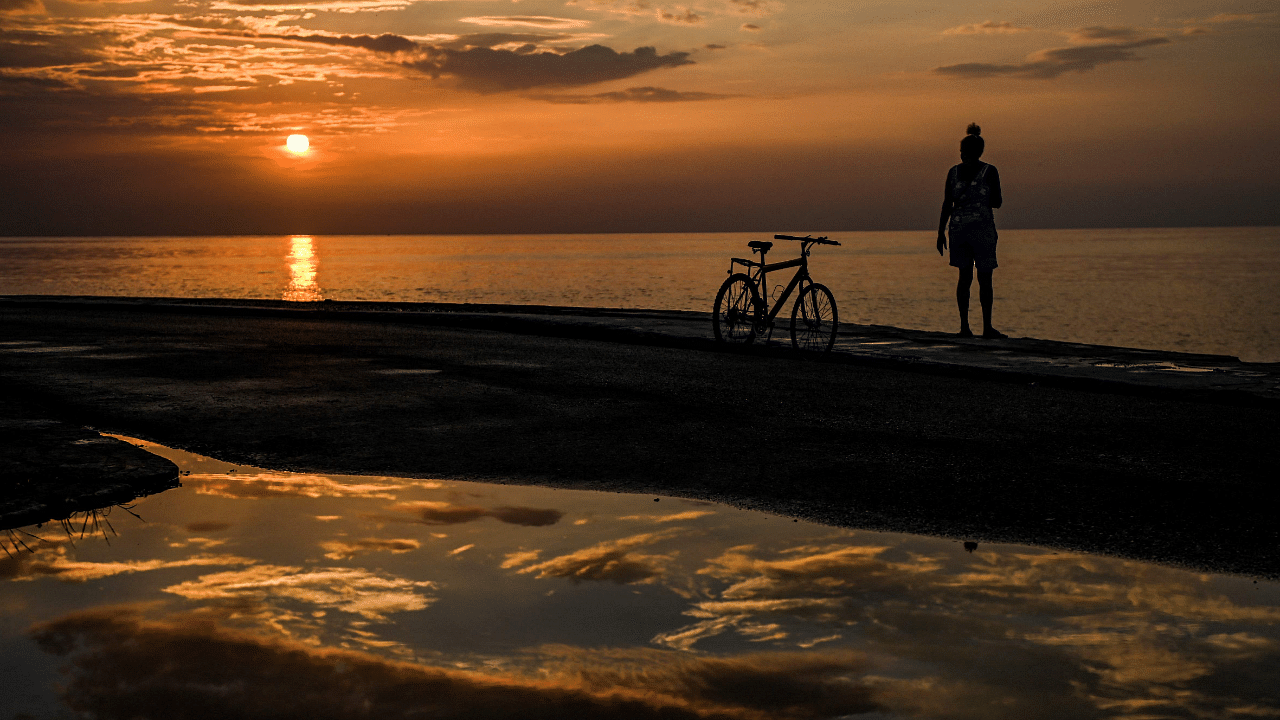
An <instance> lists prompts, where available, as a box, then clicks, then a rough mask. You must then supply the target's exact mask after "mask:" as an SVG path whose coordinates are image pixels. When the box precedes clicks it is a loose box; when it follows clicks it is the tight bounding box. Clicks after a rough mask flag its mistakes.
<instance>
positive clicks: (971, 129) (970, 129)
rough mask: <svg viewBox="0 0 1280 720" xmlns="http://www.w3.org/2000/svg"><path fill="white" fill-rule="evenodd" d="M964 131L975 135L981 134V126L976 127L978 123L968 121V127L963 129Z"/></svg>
mask: <svg viewBox="0 0 1280 720" xmlns="http://www.w3.org/2000/svg"><path fill="white" fill-rule="evenodd" d="M965 133H966V134H968V135H975V136H976V135H981V134H982V128H980V127H978V123H969V127H968V128H966V129H965Z"/></svg>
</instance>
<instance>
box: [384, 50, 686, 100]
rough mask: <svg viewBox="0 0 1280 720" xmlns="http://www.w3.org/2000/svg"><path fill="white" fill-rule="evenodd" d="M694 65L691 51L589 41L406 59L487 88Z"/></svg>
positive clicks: (570, 82) (587, 81) (583, 81)
mask: <svg viewBox="0 0 1280 720" xmlns="http://www.w3.org/2000/svg"><path fill="white" fill-rule="evenodd" d="M691 64H693V61H692V60H690V59H689V53H687V52H671V53H667V54H666V55H659V54H658V53H657V51H656V50H655V49H654V48H651V47H640V48H636V49H635V50H634V51H633V52H629V53H626V52H623V53H620V52H617V51H616V50H613V49H611V48H607V47H605V46H603V45H588V46H587V47H584V48H581V49H578V50H573V51H571V52H567V53H563V54H558V53H554V52H529V53H517V52H514V51H511V50H497V49H493V48H483V47H477V48H471V49H468V50H452V49H449V48H439V47H434V48H425V47H424V48H423V50H422V53H421V58H420V59H418V60H415V61H407V62H405V63H404V65H405V66H406V67H411V68H413V69H415V70H418V71H420V72H423V73H426V74H428V75H430V76H432V77H441V76H446V77H452V78H454V79H455V80H456V82H457V83H458V85H459V86H460V87H462V88H464V89H468V90H473V91H477V92H485V93H488V92H502V91H508V90H527V89H529V88H535V87H572V86H578V85H591V84H594V83H600V82H605V81H608V80H621V79H623V78H628V77H632V76H633V75H639V74H641V73H645V72H649V71H652V70H657V69H659V68H670V67H679V66H681V65H691Z"/></svg>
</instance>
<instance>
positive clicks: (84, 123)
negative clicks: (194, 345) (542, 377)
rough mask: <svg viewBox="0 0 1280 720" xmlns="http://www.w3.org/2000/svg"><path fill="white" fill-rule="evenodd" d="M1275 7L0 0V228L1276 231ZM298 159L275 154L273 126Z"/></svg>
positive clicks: (1278, 81) (1182, 0)
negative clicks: (292, 137) (303, 148)
mask: <svg viewBox="0 0 1280 720" xmlns="http://www.w3.org/2000/svg"><path fill="white" fill-rule="evenodd" d="M1278 41H1280V3H1277V2H1275V1H1274V0H1272V1H1262V2H1255V1H1250V0H1223V1H1221V2H1211V1H1204V0H1197V1H1187V0H1177V1H1174V2H1159V3H1157V2H1086V3H1044V2H1020V3H1013V2H977V3H962V4H957V3H939V2H918V1H915V0H904V1H899V2H877V3H871V2H835V1H832V0H823V1H816V0H788V1H786V2H782V1H778V2H774V1H772V0H692V1H691V2H665V1H663V0H568V1H567V2H566V1H565V0H553V1H548V0H521V1H520V2H498V1H491V0H425V1H423V0H141V1H136V2H102V1H100V0H99V1H85V2H62V1H61V0H0V128H2V129H3V138H4V139H3V140H2V141H0V142H3V150H4V152H3V156H2V157H0V171H2V172H0V233H3V234H8V235H15V234H151V233H182V234H202V233H210V234H213V233H334V232H341V233H387V232H391V233H436V232H440V233H457V232H572V231H583V232H600V231H646V230H654V231H681V230H688V231H717V230H756V231H769V230H773V229H776V228H780V227H785V228H810V229H812V230H814V231H819V232H820V231H826V230H858V229H909V228H920V229H922V230H924V231H928V230H929V229H931V228H932V227H934V224H935V223H936V217H937V205H939V203H940V197H938V196H940V195H941V187H940V186H941V184H942V178H943V176H944V174H945V172H946V169H947V167H949V166H950V165H951V164H953V163H954V162H956V161H957V159H958V158H957V149H956V148H957V144H958V141H959V139H960V137H961V135H962V134H963V131H964V127H965V125H966V124H967V123H968V122H970V121H977V122H979V123H981V124H982V126H983V128H984V130H983V135H984V137H985V138H987V142H988V152H987V156H986V157H985V158H984V159H986V160H988V161H990V162H992V163H994V164H996V165H998V166H999V167H1000V171H1001V177H1002V179H1003V181H1004V184H1005V188H1004V189H1005V196H1006V205H1005V208H1004V209H1003V210H1001V214H1000V217H999V222H1000V223H1001V225H1002V226H1003V227H1072V226H1131V225H1140V226H1141V225H1145V226H1167V225H1249V224H1280V209H1277V208H1280V203H1277V202H1276V199H1277V197H1280V180H1277V177H1278V176H1280V173H1278V171H1277V168H1278V167H1280V152H1277V150H1278V148H1280V140H1278V138H1280V120H1278V119H1277V118H1278V117H1280V64H1278V59H1280V53H1277V52H1276V48H1277V47H1280V42H1278ZM291 133H302V134H306V135H308V136H309V137H310V139H311V143H312V149H311V150H310V151H308V152H307V153H306V154H304V155H301V156H298V155H292V154H290V153H289V152H288V151H286V150H285V148H284V141H285V137H286V136H288V135H289V134H291Z"/></svg>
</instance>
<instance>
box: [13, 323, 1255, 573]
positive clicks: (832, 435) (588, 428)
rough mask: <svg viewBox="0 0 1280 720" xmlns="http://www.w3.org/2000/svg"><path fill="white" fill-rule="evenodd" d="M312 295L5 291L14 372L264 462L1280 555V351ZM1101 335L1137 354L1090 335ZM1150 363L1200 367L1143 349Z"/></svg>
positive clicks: (1084, 541) (159, 430)
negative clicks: (1096, 362) (798, 349)
mask: <svg viewBox="0 0 1280 720" xmlns="http://www.w3.org/2000/svg"><path fill="white" fill-rule="evenodd" d="M200 303H204V304H203V305H202V304H200ZM241 303H247V304H248V305H254V306H260V307H246V306H245V305H244V304H241ZM298 305H299V304H296V303H294V304H290V303H284V302H273V301H233V302H228V301H186V302H175V301H172V300H157V299H131V300H127V299H119V298H99V299H93V300H89V299H84V298H78V299H75V298H40V299H33V298H21V299H19V298H6V299H0V319H3V321H4V323H5V326H6V328H7V329H8V331H9V332H8V338H7V343H6V345H5V346H4V350H5V352H0V378H3V379H4V381H5V383H6V385H7V386H9V387H11V388H13V390H14V396H15V397H20V398H21V399H22V400H24V401H26V402H28V403H32V405H31V407H37V406H38V409H39V410H40V411H41V412H43V413H45V414H46V415H48V416H49V417H50V418H56V419H58V420H61V421H63V422H67V423H70V424H74V425H88V426H91V427H94V428H96V429H99V430H102V431H104V432H113V433H119V434H123V435H128V436H133V437H139V438H143V439H147V440H152V441H155V442H158V443H161V444H165V445H170V446H173V447H179V448H183V449H188V450H192V451H195V452H199V453H201V454H204V455H209V456H212V457H218V458H221V459H225V460H228V461H233V462H242V463H246V464H252V465H257V466H260V467H267V468H274V469H288V470H305V471H310V472H332V473H342V474H371V475H389V476H397V475H398V476H413V477H448V478H455V479H462V480H485V481H490V482H494V481H496V482H509V483H519V484H538V485H547V486H553V487H573V488H581V489H596V490H607V491H618V492H636V493H655V494H666V495H676V496H682V497H689V498H696V499H706V500H715V501H718V502H725V503H726V504H729V505H733V506H736V507H743V508H751V509H756V510H763V511H767V512H770V513H774V514H779V515H787V516H792V517H798V518H804V519H807V520H813V521H817V522H822V523H826V524H831V525H839V526H845V527H858V528H865V529H874V530H895V531H903V532H912V533H917V534H927V535H935V536H943V537H949V538H956V539H965V540H977V541H982V542H1018V543H1025V544H1033V545H1040V546H1048V547H1054V548H1061V549H1069V550H1080V551H1085V552H1095V553H1101V554H1107V555H1113V556H1120V557H1129V558H1134V559H1142V560H1152V561H1156V562H1162V563H1168V564H1174V565H1180V566H1183V567H1191V568H1196V569H1202V570H1212V571H1217V572H1230V573H1239V574H1245V575H1251V576H1255V577H1269V578H1276V577H1280V558H1276V557H1275V553H1274V548H1275V547H1276V546H1277V541H1280V530H1277V529H1276V528H1275V526H1274V522H1273V520H1272V517H1271V515H1272V514H1271V513H1270V512H1269V511H1267V510H1265V509H1264V508H1263V507H1261V506H1262V505H1263V503H1259V502H1258V501H1257V500H1258V498H1259V497H1261V496H1262V493H1264V492H1265V490H1266V489H1267V487H1268V486H1269V483H1268V482H1267V480H1266V479H1267V478H1270V477H1274V476H1275V470H1276V461H1275V459H1274V458H1273V455H1274V453H1273V452H1271V450H1270V447H1271V444H1272V442H1271V438H1272V437H1273V436H1274V430H1275V428H1276V427H1277V426H1278V425H1277V423H1276V420H1277V419H1278V418H1280V412H1278V410H1280V404H1277V403H1276V401H1275V398H1274V397H1273V395H1272V393H1273V392H1274V391H1275V380H1276V378H1277V377H1280V372H1277V369H1276V368H1273V367H1272V366H1271V365H1264V364H1246V363H1239V361H1236V360H1234V359H1232V358H1224V357H1222V356H1195V355H1185V354H1178V353H1156V352H1155V351H1137V350H1127V349H1122V348H1105V349H1102V350H1098V349H1096V348H1091V347H1088V346H1079V345H1075V344H1070V343H1052V342H1050V341H1038V340H1028V339H1013V340H1011V341H995V342H987V343H973V344H970V343H964V342H957V341H955V340H954V339H953V338H948V337H946V336H942V334H940V333H920V332H914V331H906V330H900V329H896V328H874V327H872V328H867V327H865V326H864V327H853V328H849V329H848V332H847V333H846V332H842V334H841V338H840V341H839V342H840V343H842V344H841V345H839V346H838V348H837V350H838V351H839V352H838V353H837V356H836V357H833V358H824V359H820V360H818V361H814V360H813V359H811V358H800V357H797V356H796V355H795V354H794V353H792V352H791V351H790V350H789V349H787V348H786V347H785V346H775V347H768V346H766V347H753V348H747V349H745V350H742V349H739V350H737V351H729V350H728V349H727V348H725V347H724V346H720V345H716V344H715V343H714V342H713V341H711V340H710V339H709V335H710V329H709V327H707V325H708V324H709V323H705V317H706V316H705V315H704V314H701V313H666V312H654V311H630V310H607V309H581V308H547V307H540V308H531V307H518V306H514V307H513V306H497V307H495V306H439V305H436V306H413V307H412V308H411V309H408V310H406V309H405V308H404V307H400V308H399V309H396V308H395V307H388V306H387V304H376V305H377V307H376V308H374V307H371V306H372V305H375V304H352V303H315V304H310V305H313V306H319V307H316V308H314V309H313V308H311V307H308V308H306V309H299V308H298V307H297V306H298ZM396 305H401V306H403V305H410V304H396ZM324 306H330V307H328V308H324ZM353 306H354V307H353ZM321 308H324V309H321ZM699 333H701V335H699ZM783 336H784V337H785V333H783ZM777 337H778V335H777V334H775V339H776V338H777ZM860 340H861V341H862V342H860ZM15 343H18V344H15ZM21 343H30V344H27V345H22V344H21ZM886 343H888V344H886ZM930 346H933V347H940V348H941V349H937V350H933V351H925V350H923V349H922V348H926V347H930ZM904 347H905V350H904V349H903V348H904ZM24 348H25V350H24ZM892 348H898V349H897V350H892ZM993 351H997V352H993ZM1054 352H1059V353H1060V359H1064V361H1063V362H1060V363H1059V365H1060V367H1050V368H1049V369H1048V371H1046V368H1045V366H1046V365H1049V364H1051V363H1047V362H1045V361H1044V360H1043V358H1045V357H1050V358H1052V355H1053V353H1054ZM1100 352H1102V353H1103V354H1104V355H1105V356H1106V357H1107V358H1110V359H1115V358H1116V357H1120V358H1121V359H1124V358H1129V359H1134V358H1136V359H1137V361H1138V362H1130V363H1128V364H1127V365H1126V364H1117V365H1118V366H1117V367H1093V368H1092V369H1091V366H1088V365H1087V364H1084V363H1083V361H1081V360H1080V358H1092V357H1094V356H1095V355H1098V353H1100ZM928 353H931V354H928ZM1066 360H1070V362H1066ZM1019 361H1023V362H1022V364H1023V365H1025V366H1026V367H1022V366H1019V364H1018V362H1019ZM1159 362H1165V363H1171V364H1172V365H1173V366H1174V367H1186V368H1195V370H1194V371H1190V370H1188V371H1176V370H1175V371H1166V370H1161V369H1159V368H1163V367H1166V366H1160V365H1156V366H1148V367H1152V368H1153V369H1144V366H1143V365H1142V363H1159ZM1233 373H1253V374H1254V375H1252V376H1250V377H1245V375H1243V374H1241V375H1235V374H1233ZM1258 373H1261V379H1259V377H1258V376H1257V374H1258ZM1117 377H1118V378H1120V379H1119V380H1117V379H1116V378H1117ZM1246 381H1247V382H1246ZM1268 383H1270V384H1268ZM951 420H954V421H951ZM957 422H958V423H959V425H957V424H956V423H957ZM984 424H985V425H984Z"/></svg>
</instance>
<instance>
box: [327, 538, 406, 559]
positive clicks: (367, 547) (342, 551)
mask: <svg viewBox="0 0 1280 720" xmlns="http://www.w3.org/2000/svg"><path fill="white" fill-rule="evenodd" d="M421 545H422V544H421V543H419V542H418V541H417V540H412V539H405V538H361V539H359V540H332V541H329V542H324V543H321V544H320V548H321V549H323V550H325V555H324V556H325V557H327V558H329V559H330V560H344V559H346V558H351V557H355V556H356V555H363V554H364V553H368V552H377V551H385V552H390V553H395V554H399V553H406V552H409V551H410V550H417V549H418V548H419V547H421Z"/></svg>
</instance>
